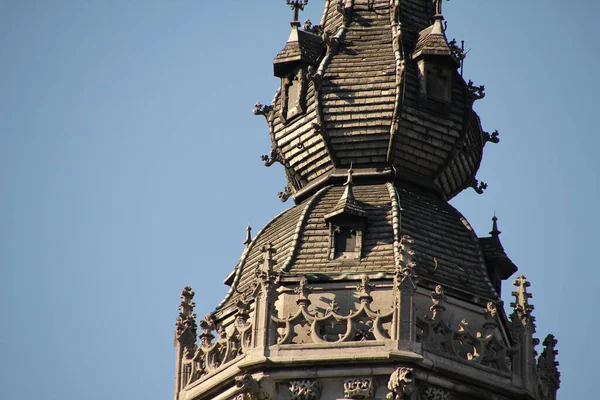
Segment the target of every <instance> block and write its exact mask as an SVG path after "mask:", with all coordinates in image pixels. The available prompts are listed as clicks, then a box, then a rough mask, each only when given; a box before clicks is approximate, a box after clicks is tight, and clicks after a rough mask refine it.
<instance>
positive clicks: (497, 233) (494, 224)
mask: <svg viewBox="0 0 600 400" xmlns="http://www.w3.org/2000/svg"><path fill="white" fill-rule="evenodd" d="M501 233H502V232H500V231H499V230H498V217H496V213H495V212H494V217H493V218H492V230H491V231H490V235H492V237H498V236H500V234H501Z"/></svg>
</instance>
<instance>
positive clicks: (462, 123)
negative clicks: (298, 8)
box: [269, 0, 484, 202]
mask: <svg viewBox="0 0 600 400" xmlns="http://www.w3.org/2000/svg"><path fill="white" fill-rule="evenodd" d="M337 5H338V2H337V1H333V0H329V1H327V3H326V7H325V13H324V15H323V20H322V21H321V23H322V25H323V29H324V30H325V31H327V32H329V36H330V38H336V40H332V41H331V43H332V44H331V46H330V47H327V49H326V51H322V52H320V53H319V57H318V60H317V62H316V65H315V66H316V68H315V70H317V71H320V74H321V75H319V76H320V77H321V78H320V79H319V81H318V83H317V82H314V81H310V82H309V83H308V88H307V96H306V106H307V110H306V112H305V113H304V114H301V115H298V116H296V117H294V118H293V120H291V121H283V120H282V118H281V110H282V108H283V99H282V96H281V93H278V94H277V95H276V96H275V99H274V101H273V112H272V113H271V115H270V117H269V118H270V119H269V128H270V130H271V138H272V141H273V146H274V147H276V148H279V149H280V150H281V155H282V158H283V164H284V166H285V168H286V170H287V173H288V176H289V177H294V179H290V186H291V189H292V193H293V194H294V196H296V194H298V193H302V195H301V196H299V197H295V200H296V201H298V202H301V201H303V200H304V198H305V194H306V195H310V193H314V191H316V190H318V189H319V188H320V187H322V186H323V185H327V184H330V183H331V181H328V180H327V179H328V176H329V174H331V173H332V171H333V170H335V169H340V168H342V169H345V168H347V167H348V166H350V164H351V163H353V164H354V166H355V167H356V168H368V167H378V168H379V167H389V166H391V165H393V167H394V169H395V171H396V173H397V174H398V175H402V176H403V177H404V178H405V179H412V178H411V177H413V176H417V177H419V179H421V180H425V181H428V182H430V183H431V185H433V186H436V187H437V188H438V189H439V192H440V193H441V194H442V196H443V197H444V198H446V199H450V198H452V197H453V196H455V195H456V194H457V193H459V192H460V191H462V190H464V189H465V188H466V187H469V186H471V185H472V183H473V182H474V179H475V175H476V173H477V170H478V168H479V165H480V162H481V157H482V149H483V145H484V142H483V139H482V138H483V130H482V127H481V124H480V123H479V118H478V117H477V115H476V113H475V112H474V111H473V109H472V102H473V98H472V96H471V93H470V92H469V90H468V88H467V84H466V83H465V81H464V80H463V78H462V77H461V76H460V75H459V74H458V73H457V72H455V73H454V75H453V77H452V98H451V102H450V103H449V105H448V106H447V111H446V112H444V113H440V112H439V111H432V110H431V109H428V108H427V107H425V106H424V105H423V103H422V99H421V98H420V93H421V92H420V88H419V79H420V78H419V71H418V67H417V63H416V62H415V61H414V60H413V59H412V58H411V57H412V55H414V54H417V53H418V52H419V51H421V52H423V51H428V52H431V54H434V55H448V54H451V52H450V49H449V47H448V44H447V43H446V39H445V36H444V35H443V34H442V35H440V34H436V33H431V32H432V28H431V27H432V24H433V14H432V13H433V8H432V6H431V4H430V3H429V2H426V1H422V0H403V1H402V2H400V3H399V21H400V23H401V26H402V28H401V29H402V42H401V43H402V49H400V50H399V51H398V52H396V49H395V47H394V32H393V27H392V24H390V18H391V13H393V12H394V10H393V9H392V8H391V7H390V2H389V0H355V1H354V2H353V6H352V10H353V12H352V13H351V17H350V18H349V19H347V20H344V16H343V15H342V13H341V12H339V11H338V6H337ZM310 35H311V37H314V36H315V35H312V34H310ZM288 45H289V48H288ZM288 45H286V49H284V51H283V52H282V53H280V55H278V56H277V58H276V60H277V62H280V61H281V60H288V59H295V58H294V57H296V58H298V57H300V56H299V55H298V54H299V52H301V49H300V48H297V47H294V46H296V45H293V44H292V43H288ZM288 53H289V54H288ZM312 54H313V55H314V54H316V51H315V52H314V53H312ZM402 58H403V59H402ZM312 62H313V61H310V63H312ZM401 65H404V70H402V69H401ZM311 185H312V186H311Z"/></svg>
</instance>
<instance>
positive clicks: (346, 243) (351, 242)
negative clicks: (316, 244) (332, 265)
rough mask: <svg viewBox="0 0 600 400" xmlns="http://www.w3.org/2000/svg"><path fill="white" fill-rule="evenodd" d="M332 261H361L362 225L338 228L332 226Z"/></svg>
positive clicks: (330, 253)
mask: <svg viewBox="0 0 600 400" xmlns="http://www.w3.org/2000/svg"><path fill="white" fill-rule="evenodd" d="M329 228H330V244H331V245H330V249H329V259H330V260H349V259H360V256H361V250H362V231H363V228H362V226H361V225H357V226H338V225H336V224H333V223H331V224H330V227H329Z"/></svg>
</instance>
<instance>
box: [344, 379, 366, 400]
mask: <svg viewBox="0 0 600 400" xmlns="http://www.w3.org/2000/svg"><path fill="white" fill-rule="evenodd" d="M344 397H345V398H346V399H368V398H371V397H373V378H352V379H346V380H345V381H344Z"/></svg>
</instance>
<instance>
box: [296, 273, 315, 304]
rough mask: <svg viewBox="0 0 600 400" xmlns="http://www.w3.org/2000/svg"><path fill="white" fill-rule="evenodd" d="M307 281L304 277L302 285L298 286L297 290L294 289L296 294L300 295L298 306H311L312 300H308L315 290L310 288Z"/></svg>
mask: <svg viewBox="0 0 600 400" xmlns="http://www.w3.org/2000/svg"><path fill="white" fill-rule="evenodd" d="M306 283H307V280H306V278H305V277H302V279H300V283H299V284H298V287H297V288H296V289H294V293H296V294H297V295H298V300H296V303H298V305H307V306H308V305H309V304H310V300H309V299H308V294H309V293H310V292H311V291H312V290H313V288H312V287H311V286H308V285H307V284H306Z"/></svg>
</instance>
